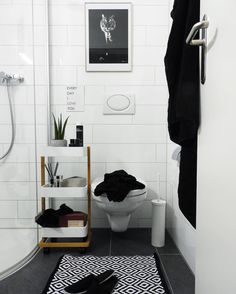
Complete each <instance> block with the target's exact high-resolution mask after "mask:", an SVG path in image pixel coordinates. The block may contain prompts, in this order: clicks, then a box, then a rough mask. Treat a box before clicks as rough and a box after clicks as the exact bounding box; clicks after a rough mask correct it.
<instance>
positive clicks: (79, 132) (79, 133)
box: [76, 125, 84, 147]
mask: <svg viewBox="0 0 236 294" xmlns="http://www.w3.org/2000/svg"><path fill="white" fill-rule="evenodd" d="M76 139H77V140H76V141H77V144H78V145H77V146H79V147H83V146H84V127H83V126H82V125H77V126H76Z"/></svg>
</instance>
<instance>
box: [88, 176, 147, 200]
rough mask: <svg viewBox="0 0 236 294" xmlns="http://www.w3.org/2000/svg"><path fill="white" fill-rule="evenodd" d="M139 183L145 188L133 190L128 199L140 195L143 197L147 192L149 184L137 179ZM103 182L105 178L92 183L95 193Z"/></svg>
mask: <svg viewBox="0 0 236 294" xmlns="http://www.w3.org/2000/svg"><path fill="white" fill-rule="evenodd" d="M137 181H139V182H140V183H142V184H144V185H145V188H143V189H138V190H131V191H130V192H129V194H128V195H127V196H126V197H132V196H138V195H142V194H144V193H145V192H146V191H147V184H146V183H145V182H144V181H143V180H140V179H137ZM101 182H103V178H97V179H95V180H94V181H93V182H92V185H91V191H92V192H94V190H95V188H96V187H97V185H98V184H100V183H101Z"/></svg>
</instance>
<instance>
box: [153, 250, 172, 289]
mask: <svg viewBox="0 0 236 294" xmlns="http://www.w3.org/2000/svg"><path fill="white" fill-rule="evenodd" d="M155 252H156V254H157V256H158V259H159V262H160V267H161V270H162V272H163V274H164V277H165V280H166V282H167V286H168V288H169V290H170V292H171V294H174V291H173V288H172V286H171V283H170V280H169V277H168V275H167V272H166V270H165V267H164V264H163V262H162V260H161V256H160V254H159V252H158V250H157V248H155Z"/></svg>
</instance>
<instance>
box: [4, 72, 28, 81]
mask: <svg viewBox="0 0 236 294" xmlns="http://www.w3.org/2000/svg"><path fill="white" fill-rule="evenodd" d="M11 81H12V82H19V83H23V82H24V77H23V76H21V75H20V74H7V73H5V72H3V71H2V72H0V84H4V83H5V82H11Z"/></svg>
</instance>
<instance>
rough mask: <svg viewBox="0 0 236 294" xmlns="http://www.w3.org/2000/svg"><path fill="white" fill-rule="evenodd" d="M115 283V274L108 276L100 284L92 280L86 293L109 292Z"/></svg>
mask: <svg viewBox="0 0 236 294" xmlns="http://www.w3.org/2000/svg"><path fill="white" fill-rule="evenodd" d="M117 283H118V278H117V277H116V276H112V277H110V278H109V279H107V280H106V281H105V282H104V283H102V284H98V282H97V281H95V280H94V281H93V282H92V283H91V285H90V287H89V289H88V292H86V294H111V293H112V292H113V290H114V288H115V286H116V284H117Z"/></svg>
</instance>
